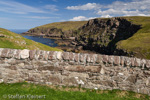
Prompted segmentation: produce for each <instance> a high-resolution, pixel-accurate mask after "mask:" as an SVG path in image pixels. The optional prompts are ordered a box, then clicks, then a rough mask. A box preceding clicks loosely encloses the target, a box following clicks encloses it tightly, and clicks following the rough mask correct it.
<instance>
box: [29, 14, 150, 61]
mask: <svg viewBox="0 0 150 100" xmlns="http://www.w3.org/2000/svg"><path fill="white" fill-rule="evenodd" d="M27 34H30V35H45V36H48V37H61V38H62V39H64V38H69V37H75V38H76V39H75V42H76V43H77V45H80V46H83V49H87V50H92V51H96V52H99V53H103V54H109V55H125V56H136V57H139V58H147V59H150V17H140V16H132V17H116V18H96V19H91V20H89V21H77V22H58V23H51V24H47V25H43V26H39V27H36V28H33V29H30V30H29V31H28V32H27Z"/></svg>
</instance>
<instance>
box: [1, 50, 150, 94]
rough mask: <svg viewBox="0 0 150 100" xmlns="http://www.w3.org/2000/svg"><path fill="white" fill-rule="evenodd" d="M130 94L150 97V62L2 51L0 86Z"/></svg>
mask: <svg viewBox="0 0 150 100" xmlns="http://www.w3.org/2000/svg"><path fill="white" fill-rule="evenodd" d="M23 81H28V82H31V83H38V84H48V85H64V86H79V85H81V86H82V87H84V88H90V89H94V88H95V89H97V88H98V89H101V90H106V89H107V90H112V89H120V90H129V91H135V92H138V93H143V94H148V95H150V60H146V59H139V58H129V57H124V56H108V55H100V54H83V53H72V52H57V51H42V50H26V49H25V50H17V49H3V48H0V82H5V83H16V82H23Z"/></svg>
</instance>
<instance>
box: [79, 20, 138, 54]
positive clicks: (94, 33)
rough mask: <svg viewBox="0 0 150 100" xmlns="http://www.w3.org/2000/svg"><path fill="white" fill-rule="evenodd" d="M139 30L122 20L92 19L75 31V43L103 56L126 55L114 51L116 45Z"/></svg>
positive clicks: (120, 51)
mask: <svg viewBox="0 0 150 100" xmlns="http://www.w3.org/2000/svg"><path fill="white" fill-rule="evenodd" d="M139 29H140V25H135V24H132V23H131V22H129V21H127V20H126V19H123V18H111V19H92V20H89V21H88V23H87V24H85V25H84V26H83V27H81V28H80V29H79V30H78V31H76V41H77V42H78V43H79V44H80V45H82V46H83V48H84V49H88V50H94V51H96V52H99V53H103V54H117V55H127V53H126V52H125V51H123V50H117V49H116V43H117V42H118V41H120V40H125V39H128V38H129V37H131V36H132V35H133V34H134V33H136V32H137V31H138V30H139Z"/></svg>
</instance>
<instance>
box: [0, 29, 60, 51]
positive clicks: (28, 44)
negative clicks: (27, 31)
mask: <svg viewBox="0 0 150 100" xmlns="http://www.w3.org/2000/svg"><path fill="white" fill-rule="evenodd" d="M0 48H12V49H30V50H34V49H36V50H39V49H40V50H50V51H55V50H56V51H61V50H60V49H57V48H52V47H49V46H46V45H44V44H41V43H38V42H34V41H32V40H29V39H26V38H24V37H22V36H21V35H19V34H16V33H13V32H11V31H8V30H6V29H2V28H0Z"/></svg>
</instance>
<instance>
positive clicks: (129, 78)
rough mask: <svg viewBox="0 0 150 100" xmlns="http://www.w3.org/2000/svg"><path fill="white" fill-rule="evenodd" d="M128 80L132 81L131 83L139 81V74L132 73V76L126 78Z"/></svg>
mask: <svg viewBox="0 0 150 100" xmlns="http://www.w3.org/2000/svg"><path fill="white" fill-rule="evenodd" d="M126 81H129V82H131V83H136V81H137V75H130V76H129V77H128V78H127V79H126Z"/></svg>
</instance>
